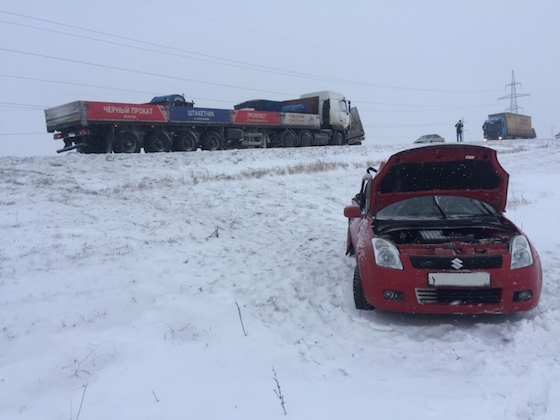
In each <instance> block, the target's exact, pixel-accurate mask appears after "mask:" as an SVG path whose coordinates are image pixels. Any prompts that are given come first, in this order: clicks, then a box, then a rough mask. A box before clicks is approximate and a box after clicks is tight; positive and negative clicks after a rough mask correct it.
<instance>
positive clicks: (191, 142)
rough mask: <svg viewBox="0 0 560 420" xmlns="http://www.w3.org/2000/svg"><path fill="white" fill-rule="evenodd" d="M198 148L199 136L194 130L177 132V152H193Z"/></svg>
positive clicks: (175, 143) (175, 145)
mask: <svg viewBox="0 0 560 420" xmlns="http://www.w3.org/2000/svg"><path fill="white" fill-rule="evenodd" d="M196 149H198V136H197V134H196V133H195V132H194V131H180V132H178V133H177V134H175V141H174V144H173V150H175V151H177V152H193V151H195V150H196Z"/></svg>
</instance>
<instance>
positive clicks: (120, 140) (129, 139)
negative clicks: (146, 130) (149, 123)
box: [113, 130, 142, 153]
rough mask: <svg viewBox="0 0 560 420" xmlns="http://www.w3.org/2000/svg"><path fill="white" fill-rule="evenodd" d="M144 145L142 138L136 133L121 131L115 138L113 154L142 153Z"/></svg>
mask: <svg viewBox="0 0 560 420" xmlns="http://www.w3.org/2000/svg"><path fill="white" fill-rule="evenodd" d="M141 148H142V144H141V142H140V137H138V134H136V133H135V132H134V131H131V130H125V131H120V132H118V133H117V135H116V136H115V142H114V144H113V152H115V153H140V149H141Z"/></svg>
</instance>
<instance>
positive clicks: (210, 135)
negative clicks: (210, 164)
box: [201, 131, 222, 150]
mask: <svg viewBox="0 0 560 420" xmlns="http://www.w3.org/2000/svg"><path fill="white" fill-rule="evenodd" d="M221 143H222V138H221V136H220V135H219V134H218V133H216V132H215V131H209V132H207V133H206V134H205V135H204V137H202V144H201V148H202V150H218V149H219V148H220V144H221Z"/></svg>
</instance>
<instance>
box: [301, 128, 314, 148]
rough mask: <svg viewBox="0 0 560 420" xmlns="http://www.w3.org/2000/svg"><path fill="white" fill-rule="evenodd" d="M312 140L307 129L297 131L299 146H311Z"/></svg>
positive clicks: (311, 135)
mask: <svg viewBox="0 0 560 420" xmlns="http://www.w3.org/2000/svg"><path fill="white" fill-rule="evenodd" d="M312 141H313V134H311V133H310V132H309V131H308V130H303V131H302V132H301V133H299V144H298V146H299V147H309V146H311V142H312Z"/></svg>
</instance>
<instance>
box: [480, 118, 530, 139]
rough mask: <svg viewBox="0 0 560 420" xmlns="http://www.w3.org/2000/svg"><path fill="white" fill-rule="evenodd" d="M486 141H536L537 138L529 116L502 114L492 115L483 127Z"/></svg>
mask: <svg viewBox="0 0 560 420" xmlns="http://www.w3.org/2000/svg"><path fill="white" fill-rule="evenodd" d="M482 131H483V133H484V141H487V140H506V139H534V138H536V137H537V134H536V133H535V129H534V128H533V127H532V126H531V117H529V116H527V115H521V114H514V113H511V112H502V113H499V114H490V115H488V119H487V120H486V121H485V122H484V125H483V126H482Z"/></svg>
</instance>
